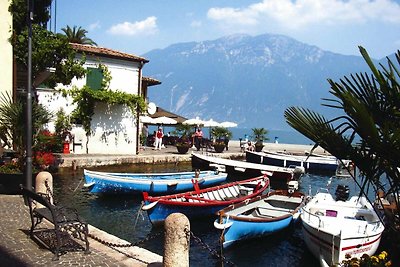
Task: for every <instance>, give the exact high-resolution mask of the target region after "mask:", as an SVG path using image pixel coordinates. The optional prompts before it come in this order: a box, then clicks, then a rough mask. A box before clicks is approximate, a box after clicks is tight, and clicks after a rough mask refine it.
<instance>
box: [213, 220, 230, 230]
mask: <svg viewBox="0 0 400 267" xmlns="http://www.w3.org/2000/svg"><path fill="white" fill-rule="evenodd" d="M232 224H233V222H227V223H218V222H217V221H214V227H215V228H217V229H218V230H224V229H228V228H229V227H231V226H232Z"/></svg>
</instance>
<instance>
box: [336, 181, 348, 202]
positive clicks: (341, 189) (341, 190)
mask: <svg viewBox="0 0 400 267" xmlns="http://www.w3.org/2000/svg"><path fill="white" fill-rule="evenodd" d="M349 192H350V190H349V186H347V185H341V184H339V185H338V186H337V188H336V192H335V196H336V201H339V200H341V201H346V200H347V199H348V198H349Z"/></svg>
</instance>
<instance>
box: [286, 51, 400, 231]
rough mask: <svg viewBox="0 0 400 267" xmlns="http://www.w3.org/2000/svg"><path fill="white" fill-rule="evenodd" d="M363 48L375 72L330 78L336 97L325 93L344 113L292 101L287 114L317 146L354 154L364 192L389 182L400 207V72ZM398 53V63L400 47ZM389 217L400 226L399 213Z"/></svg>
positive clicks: (391, 223)
mask: <svg viewBox="0 0 400 267" xmlns="http://www.w3.org/2000/svg"><path fill="white" fill-rule="evenodd" d="M359 49H360V53H361V55H362V56H363V57H364V60H365V61H366V63H367V64H368V66H369V68H370V70H371V72H372V74H366V73H365V74H363V73H360V74H356V75H351V76H350V77H344V78H343V79H341V80H340V82H339V83H337V82H334V81H332V80H330V79H329V80H328V82H329V84H330V87H331V90H330V93H331V94H332V95H333V96H334V97H335V98H336V99H323V100H324V101H326V103H324V104H323V105H324V106H326V107H330V108H335V109H339V110H341V111H343V112H344V115H342V116H339V117H336V118H334V119H331V120H328V119H326V118H324V117H323V116H322V115H320V114H318V113H315V112H313V111H311V110H308V109H305V108H300V107H290V108H288V109H286V110H285V118H286V121H287V122H288V124H289V125H290V126H292V127H293V128H294V129H296V130H297V131H299V132H300V133H302V134H303V135H305V136H306V137H308V138H309V139H311V140H313V141H314V142H315V147H316V146H317V145H319V146H321V147H322V148H324V149H325V150H327V151H328V152H330V153H331V154H332V155H334V156H336V157H337V158H339V159H345V158H349V159H351V160H352V161H353V162H354V163H355V165H356V166H357V168H358V169H359V170H360V174H361V178H362V180H361V182H360V184H359V185H360V188H361V192H362V193H364V194H366V193H368V190H370V188H372V190H373V192H374V193H375V195H376V193H377V191H378V190H379V189H383V188H384V186H385V189H386V190H385V192H386V194H391V195H394V200H395V203H396V207H397V213H398V212H399V211H400V210H399V207H400V206H399V202H398V201H399V196H400V195H399V193H400V171H399V168H398V167H399V166H400V85H399V81H398V78H399V77H400V72H399V69H398V68H396V66H395V64H394V63H393V62H392V61H391V60H390V59H389V58H387V61H388V67H384V66H383V65H382V64H380V66H381V68H382V70H378V69H377V68H376V67H375V65H374V64H373V62H372V60H371V58H370V57H369V55H368V53H367V51H366V50H365V49H364V48H362V47H359ZM396 59H397V62H398V64H399V65H400V51H397V53H396ZM356 140H360V141H358V142H356ZM355 144H356V145H355ZM353 179H354V180H355V181H356V182H357V180H356V179H355V177H353ZM387 215H389V214H387ZM387 218H392V219H391V220H390V219H389V221H388V225H387V226H389V227H390V228H391V229H392V230H395V231H400V227H398V225H397V227H396V223H395V221H396V219H395V217H387ZM398 234H399V233H398ZM398 234H397V236H399V235H398Z"/></svg>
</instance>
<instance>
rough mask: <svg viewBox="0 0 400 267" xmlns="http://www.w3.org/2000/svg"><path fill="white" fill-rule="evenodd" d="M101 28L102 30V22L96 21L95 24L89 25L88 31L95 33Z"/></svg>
mask: <svg viewBox="0 0 400 267" xmlns="http://www.w3.org/2000/svg"><path fill="white" fill-rule="evenodd" d="M100 28H101V25H100V21H96V22H95V23H92V24H89V27H88V30H89V31H93V30H96V29H100Z"/></svg>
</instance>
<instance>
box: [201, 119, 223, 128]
mask: <svg viewBox="0 0 400 267" xmlns="http://www.w3.org/2000/svg"><path fill="white" fill-rule="evenodd" d="M203 125H204V127H220V126H221V123H219V122H216V121H214V120H213V119H210V120H208V121H204V122H203Z"/></svg>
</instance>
